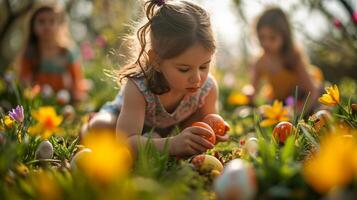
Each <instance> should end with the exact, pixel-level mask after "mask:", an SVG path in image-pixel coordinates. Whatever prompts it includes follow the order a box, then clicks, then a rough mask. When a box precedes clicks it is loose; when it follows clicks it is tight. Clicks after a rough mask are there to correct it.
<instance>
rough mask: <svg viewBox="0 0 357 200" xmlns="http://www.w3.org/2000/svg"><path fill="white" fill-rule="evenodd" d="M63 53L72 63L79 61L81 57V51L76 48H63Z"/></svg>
mask: <svg viewBox="0 0 357 200" xmlns="http://www.w3.org/2000/svg"><path fill="white" fill-rule="evenodd" d="M61 52H62V55H64V56H65V58H66V60H67V61H68V62H70V63H73V62H75V61H77V60H78V59H79V57H80V52H79V49H78V48H75V47H66V48H65V47H61Z"/></svg>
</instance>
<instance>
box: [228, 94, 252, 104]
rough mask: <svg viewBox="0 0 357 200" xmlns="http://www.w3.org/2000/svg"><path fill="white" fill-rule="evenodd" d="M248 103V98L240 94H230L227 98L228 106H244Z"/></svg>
mask: <svg viewBox="0 0 357 200" xmlns="http://www.w3.org/2000/svg"><path fill="white" fill-rule="evenodd" d="M248 103H249V98H248V97H247V96H246V95H244V94H243V93H240V92H232V93H231V94H230V95H229V96H228V104H230V105H246V104H248Z"/></svg>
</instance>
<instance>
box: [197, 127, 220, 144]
mask: <svg viewBox="0 0 357 200" xmlns="http://www.w3.org/2000/svg"><path fill="white" fill-rule="evenodd" d="M192 126H196V127H201V128H204V129H207V130H208V131H209V132H210V133H211V136H209V137H207V136H202V137H204V138H205V139H206V140H208V141H210V142H211V143H212V144H216V135H215V134H214V131H213V129H212V128H211V127H210V126H209V125H208V124H206V123H205V122H194V123H193V124H192Z"/></svg>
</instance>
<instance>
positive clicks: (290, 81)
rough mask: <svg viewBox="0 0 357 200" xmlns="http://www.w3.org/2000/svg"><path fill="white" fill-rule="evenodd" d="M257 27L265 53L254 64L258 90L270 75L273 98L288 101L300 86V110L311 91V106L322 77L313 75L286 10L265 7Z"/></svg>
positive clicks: (254, 85)
mask: <svg viewBox="0 0 357 200" xmlns="http://www.w3.org/2000/svg"><path fill="white" fill-rule="evenodd" d="M256 31H257V35H258V39H259V42H260V45H261V47H262V49H263V54H262V55H261V56H260V58H259V59H258V60H257V62H256V64H255V66H254V67H253V78H252V79H253V87H254V88H255V89H256V90H257V88H258V86H259V82H260V81H261V79H262V78H266V79H267V81H268V83H269V84H270V86H271V89H272V91H271V94H270V98H271V99H272V100H273V99H278V100H281V101H283V102H284V101H285V100H286V99H287V98H288V97H289V96H294V94H295V90H296V86H298V89H299V90H298V94H299V95H298V96H299V101H298V107H299V110H300V111H301V109H302V105H303V103H304V102H305V98H306V97H307V94H308V93H309V92H310V97H309V100H308V102H307V107H306V110H308V111H309V110H311V109H312V107H313V103H315V102H317V101H316V100H317V98H318V96H319V88H320V87H321V80H314V81H315V83H314V82H313V76H312V75H310V73H309V72H308V69H309V68H308V67H311V66H309V65H308V63H307V62H306V60H305V59H304V56H303V53H302V52H301V51H299V50H298V48H297V47H296V45H295V44H294V42H293V36H292V32H291V27H290V24H289V21H288V19H287V17H286V15H285V14H284V12H283V11H282V10H281V9H280V8H269V9H267V10H265V12H263V14H262V15H261V16H260V18H259V19H258V22H257V25H256ZM313 70H317V68H315V69H313ZM317 72H319V71H317Z"/></svg>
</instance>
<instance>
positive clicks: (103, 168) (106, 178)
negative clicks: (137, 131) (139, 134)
mask: <svg viewBox="0 0 357 200" xmlns="http://www.w3.org/2000/svg"><path fill="white" fill-rule="evenodd" d="M83 145H84V146H86V147H87V148H89V149H91V152H90V153H86V154H82V156H81V157H79V158H78V167H79V168H80V169H82V170H83V171H84V173H85V174H86V175H87V176H88V177H89V178H91V179H92V180H94V181H98V182H100V183H110V182H111V181H113V180H116V179H117V178H118V177H122V176H123V175H125V174H127V173H128V171H129V169H130V167H131V164H132V156H131V152H130V150H129V147H128V145H127V143H126V142H125V141H124V140H122V139H117V138H115V133H114V132H113V131H109V130H101V131H97V132H95V131H93V130H92V131H90V132H89V133H88V134H87V135H86V137H85V138H84V139H83Z"/></svg>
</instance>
